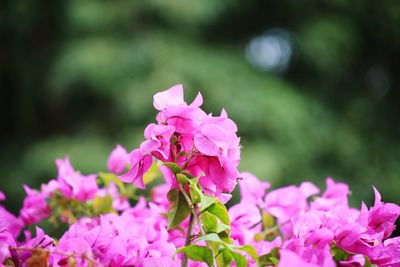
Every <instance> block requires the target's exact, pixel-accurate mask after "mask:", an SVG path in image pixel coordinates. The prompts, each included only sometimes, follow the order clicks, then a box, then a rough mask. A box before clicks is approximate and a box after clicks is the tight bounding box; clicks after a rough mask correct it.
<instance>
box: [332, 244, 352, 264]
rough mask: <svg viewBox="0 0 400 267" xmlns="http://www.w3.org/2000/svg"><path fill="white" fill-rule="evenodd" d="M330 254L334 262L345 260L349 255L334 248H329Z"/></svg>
mask: <svg viewBox="0 0 400 267" xmlns="http://www.w3.org/2000/svg"><path fill="white" fill-rule="evenodd" d="M331 253H332V256H333V258H334V259H335V261H336V262H339V261H342V260H346V259H347V257H348V256H349V255H350V253H348V252H347V251H345V250H343V249H341V248H338V247H336V246H331Z"/></svg>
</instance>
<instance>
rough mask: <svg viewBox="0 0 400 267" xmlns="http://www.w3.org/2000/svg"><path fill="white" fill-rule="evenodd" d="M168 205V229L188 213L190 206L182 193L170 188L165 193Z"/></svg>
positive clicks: (175, 225)
mask: <svg viewBox="0 0 400 267" xmlns="http://www.w3.org/2000/svg"><path fill="white" fill-rule="evenodd" d="M167 197H168V200H169V207H168V230H170V229H172V228H175V227H177V226H178V225H179V224H180V223H181V222H182V221H183V220H184V219H186V217H187V216H188V215H189V213H190V207H189V205H188V203H187V202H186V199H185V197H184V196H183V194H182V193H181V192H180V191H178V190H176V189H172V190H171V191H169V192H168V194H167Z"/></svg>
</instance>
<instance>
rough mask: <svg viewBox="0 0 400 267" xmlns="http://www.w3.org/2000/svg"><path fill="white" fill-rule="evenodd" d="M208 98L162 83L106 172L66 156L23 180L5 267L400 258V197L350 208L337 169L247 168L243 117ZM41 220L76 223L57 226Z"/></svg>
mask: <svg viewBox="0 0 400 267" xmlns="http://www.w3.org/2000/svg"><path fill="white" fill-rule="evenodd" d="M202 102H203V99H202V96H201V94H198V95H197V97H196V98H195V99H194V100H193V101H192V102H191V103H190V104H187V103H186V102H185V101H184V98H183V87H182V86H181V85H177V86H174V87H172V88H170V89H168V90H166V91H163V92H160V93H157V94H156V95H154V102H153V105H154V108H155V109H157V110H158V111H159V113H158V114H157V116H156V120H155V122H154V123H151V124H149V125H148V126H147V127H146V128H145V130H144V141H143V142H142V143H141V144H140V146H139V147H138V148H135V149H133V150H132V151H131V152H128V151H127V150H126V149H125V148H124V147H122V146H121V145H117V146H116V147H115V149H114V150H113V151H112V152H111V154H110V156H109V158H108V162H107V168H108V172H99V173H97V174H82V173H80V172H79V171H77V170H75V169H74V167H73V166H72V165H71V163H70V161H69V159H68V157H66V158H64V159H57V160H56V166H57V170H58V174H57V177H55V178H54V179H52V180H50V181H49V182H48V183H47V184H43V185H42V186H41V188H40V190H35V189H32V188H30V187H29V186H27V185H24V190H25V192H26V197H25V199H24V202H23V206H22V208H21V210H20V212H19V215H18V216H15V215H13V214H11V213H10V212H8V211H7V210H6V209H5V208H4V207H3V206H0V263H1V266H137V267H139V266H149V267H150V266H279V267H296V266H299V267H304V266H305V267H314V266H323V267H333V266H343V267H349V266H351V267H356V266H400V237H392V236H391V235H392V233H393V231H394V229H395V226H396V224H395V222H396V220H397V218H398V216H399V215H400V206H398V205H396V204H394V203H385V202H383V201H382V199H381V195H380V194H379V192H378V190H377V189H376V188H373V187H371V194H372V193H374V194H375V203H374V205H373V206H372V207H367V206H366V205H365V204H364V203H362V204H361V207H360V208H359V209H356V208H352V207H349V205H348V196H349V193H350V189H349V187H348V185H347V184H345V183H341V182H337V181H335V180H333V179H332V178H327V179H326V188H325V189H324V190H321V189H320V188H318V187H317V186H315V185H314V184H313V183H311V182H303V183H302V184H300V185H289V186H286V187H283V188H278V189H271V188H270V184H269V183H268V182H265V181H261V180H259V179H258V178H257V177H255V176H254V175H252V174H251V173H249V172H239V170H238V165H239V162H240V138H239V137H238V135H237V130H238V129H237V126H236V124H235V123H234V122H233V121H232V120H231V119H230V118H229V117H228V114H227V112H226V111H225V110H222V111H221V113H220V114H219V115H217V116H214V115H212V114H207V113H206V112H205V111H203V110H202V109H201V105H202ZM156 177H163V183H159V181H158V180H157V179H156ZM157 181H158V182H157ZM149 183H152V184H153V186H152V189H151V192H150V193H146V192H147V191H146V187H147V185H148V184H149ZM154 184H156V185H155V186H154ZM236 186H239V190H240V197H241V198H240V202H239V203H237V204H234V205H233V206H231V207H230V208H229V209H227V207H226V206H225V204H226V202H227V201H228V200H229V199H230V197H231V194H230V193H231V192H232V191H233V190H234V189H235V187H236ZM0 200H1V201H3V200H5V196H4V194H3V193H0ZM43 221H47V222H50V223H51V225H52V226H53V227H54V228H55V229H60V227H65V226H67V227H66V228H65V229H66V231H65V232H63V233H62V234H61V236H59V237H58V238H56V237H53V236H49V235H47V234H46V233H45V232H44V231H43V230H42V229H41V228H39V227H38V226H37V224H39V223H41V222H43ZM32 229H33V231H31V230H32ZM61 229H62V228H61Z"/></svg>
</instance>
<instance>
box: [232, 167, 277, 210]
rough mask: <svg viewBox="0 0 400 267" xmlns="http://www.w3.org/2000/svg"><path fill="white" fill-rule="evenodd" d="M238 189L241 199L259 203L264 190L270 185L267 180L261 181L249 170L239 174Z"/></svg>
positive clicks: (264, 192)
mask: <svg viewBox="0 0 400 267" xmlns="http://www.w3.org/2000/svg"><path fill="white" fill-rule="evenodd" d="M240 176H241V178H242V179H239V189H240V197H241V201H243V202H246V203H249V204H250V203H251V204H258V205H260V204H261V203H262V201H263V197H264V196H265V194H266V190H267V189H268V188H269V187H270V186H271V185H270V183H269V182H262V181H260V180H259V179H258V178H257V177H255V176H254V175H253V174H251V173H249V172H242V173H241V174H240Z"/></svg>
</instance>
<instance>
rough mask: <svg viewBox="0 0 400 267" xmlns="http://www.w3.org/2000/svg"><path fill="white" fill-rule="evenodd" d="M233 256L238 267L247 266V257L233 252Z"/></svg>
mask: <svg viewBox="0 0 400 267" xmlns="http://www.w3.org/2000/svg"><path fill="white" fill-rule="evenodd" d="M231 254H232V256H233V258H234V259H235V261H236V266H237V267H246V266H247V259H246V257H245V256H243V255H242V254H240V253H237V252H233V251H231Z"/></svg>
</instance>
